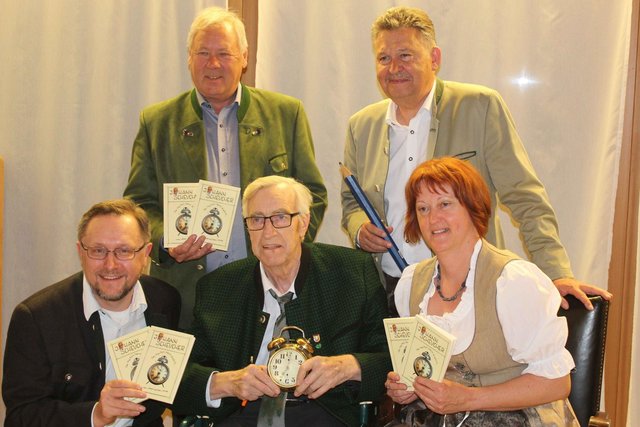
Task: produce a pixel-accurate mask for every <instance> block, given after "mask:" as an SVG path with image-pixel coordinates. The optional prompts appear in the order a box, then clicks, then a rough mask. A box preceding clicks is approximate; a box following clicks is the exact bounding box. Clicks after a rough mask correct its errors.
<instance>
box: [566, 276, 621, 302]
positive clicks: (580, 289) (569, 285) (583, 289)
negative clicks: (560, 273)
mask: <svg viewBox="0 0 640 427" xmlns="http://www.w3.org/2000/svg"><path fill="white" fill-rule="evenodd" d="M553 283H554V284H555V285H556V288H558V291H559V292H560V295H562V302H561V303H560V304H561V305H562V308H564V309H565V310H566V309H568V308H569V302H567V300H566V299H565V298H564V296H565V295H573V296H574V297H576V298H578V299H579V300H580V301H582V303H583V304H584V306H585V307H586V308H587V309H588V310H593V305H592V304H591V302H590V301H589V297H588V296H587V294H589V295H600V296H601V297H602V298H604V299H606V300H610V299H611V297H612V296H613V295H612V294H611V293H610V292H607V291H606V290H605V289H602V288H598V287H597V286H593V285H588V284H586V283H584V282H580V281H579V280H576V279H569V278H566V279H556V280H554V281H553Z"/></svg>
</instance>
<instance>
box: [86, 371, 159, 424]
mask: <svg viewBox="0 0 640 427" xmlns="http://www.w3.org/2000/svg"><path fill="white" fill-rule="evenodd" d="M125 397H140V398H143V399H144V398H146V397H147V394H146V393H145V392H143V391H142V387H140V385H138V384H136V383H134V382H132V381H127V380H113V381H109V382H108V383H106V384H105V385H104V387H103V388H102V391H100V400H99V401H98V403H97V404H96V406H95V408H94V410H93V425H94V426H95V427H103V426H105V425H107V424H111V423H112V422H114V421H115V419H116V418H117V417H137V416H138V415H140V414H141V413H142V412H144V411H145V410H146V408H145V407H144V406H142V405H140V404H137V403H133V402H129V401H128V400H125V399H124V398H125Z"/></svg>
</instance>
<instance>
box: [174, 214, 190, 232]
mask: <svg viewBox="0 0 640 427" xmlns="http://www.w3.org/2000/svg"><path fill="white" fill-rule="evenodd" d="M190 219H191V216H189V215H185V214H182V215H180V216H179V217H178V218H176V230H178V233H180V234H187V230H188V229H189V220H190Z"/></svg>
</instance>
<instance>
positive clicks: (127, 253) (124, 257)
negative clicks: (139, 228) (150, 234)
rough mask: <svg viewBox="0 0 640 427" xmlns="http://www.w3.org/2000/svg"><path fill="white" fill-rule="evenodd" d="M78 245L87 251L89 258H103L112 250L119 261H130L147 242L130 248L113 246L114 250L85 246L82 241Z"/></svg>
mask: <svg viewBox="0 0 640 427" xmlns="http://www.w3.org/2000/svg"><path fill="white" fill-rule="evenodd" d="M80 246H82V249H84V250H85V251H86V252H87V256H88V257H89V258H91V259H98V260H103V259H105V258H106V257H107V255H109V252H113V255H114V256H115V257H116V259H119V260H120V261H130V260H132V259H134V258H135V257H136V254H137V253H138V252H140V251H141V250H143V249H144V248H145V247H146V246H147V244H146V243H143V244H142V246H140V247H139V248H138V249H131V248H115V249H114V250H112V251H111V250H109V249H107V248H105V247H104V246H95V247H91V246H90V247H87V246H85V245H84V243H82V242H80Z"/></svg>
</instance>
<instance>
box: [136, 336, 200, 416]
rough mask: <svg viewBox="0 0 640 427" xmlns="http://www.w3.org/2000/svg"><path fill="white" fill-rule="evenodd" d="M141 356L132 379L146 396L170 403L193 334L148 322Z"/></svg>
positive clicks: (189, 349) (193, 340) (187, 357)
mask: <svg viewBox="0 0 640 427" xmlns="http://www.w3.org/2000/svg"><path fill="white" fill-rule="evenodd" d="M150 329H151V334H150V336H149V339H148V340H147V342H148V345H147V349H146V352H145V355H144V357H143V358H142V359H141V360H140V362H138V363H139V366H138V369H137V373H136V379H135V380H134V381H135V382H137V383H138V384H140V385H141V386H142V390H143V391H144V392H146V393H147V396H148V398H149V399H154V400H158V401H160V402H165V403H169V404H171V403H173V399H174V398H175V396H176V392H177V391H178V387H179V386H180V380H181V379H182V374H183V373H184V370H185V368H186V366H187V362H188V360H189V355H190V354H191V349H192V348H193V343H194V342H195V337H194V336H193V335H190V334H186V333H182V332H178V331H173V330H171V329H165V328H160V327H157V326H151V327H150Z"/></svg>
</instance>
